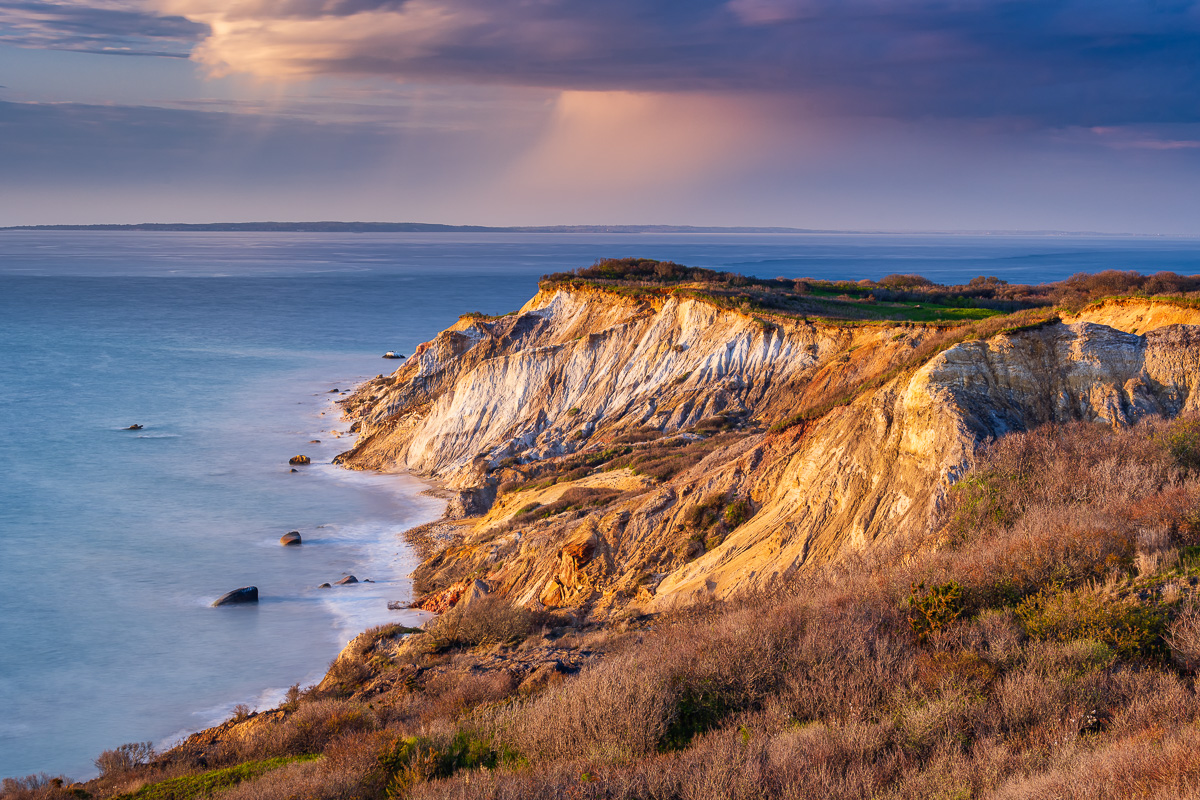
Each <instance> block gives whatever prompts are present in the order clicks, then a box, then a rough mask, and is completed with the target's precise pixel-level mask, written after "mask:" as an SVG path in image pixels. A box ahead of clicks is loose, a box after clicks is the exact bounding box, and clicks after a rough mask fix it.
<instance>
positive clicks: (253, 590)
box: [213, 586, 258, 608]
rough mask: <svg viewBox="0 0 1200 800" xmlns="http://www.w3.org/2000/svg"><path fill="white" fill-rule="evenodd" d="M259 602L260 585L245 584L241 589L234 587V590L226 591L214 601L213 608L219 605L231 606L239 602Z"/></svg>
mask: <svg viewBox="0 0 1200 800" xmlns="http://www.w3.org/2000/svg"><path fill="white" fill-rule="evenodd" d="M257 602H258V587H257V586H243V587H242V588H240V589H234V590H233V591H232V592H226V593H225V594H223V595H221V596H220V597H218V598H217V599H216V600H215V601H213V608H216V607H217V606H231V605H235V604H237V603H257Z"/></svg>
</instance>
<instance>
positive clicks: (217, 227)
mask: <svg viewBox="0 0 1200 800" xmlns="http://www.w3.org/2000/svg"><path fill="white" fill-rule="evenodd" d="M0 231H131V232H138V231H141V232H178V233H187V232H194V233H237V232H243V233H733V234H736V233H759V234H763V233H766V234H771V233H775V234H792V235H802V234H809V235H813V234H826V235H829V234H857V235H895V236H903V235H922V234H924V235H943V236H972V235H973V236H1116V237H1145V238H1160V239H1161V238H1197V237H1200V233H1132V232H1106V231H1065V230H1054V229H1041V230H1008V229H999V230H997V229H936V228H929V229H909V230H888V229H877V228H868V229H837V228H797V227H789V226H776V225H762V226H757V225H669V224H617V225H597V224H579V225H453V224H448V223H436V222H356V221H355V222H343V221H335V220H314V221H303V222H275V221H262V222H136V223H87V224H71V223H57V224H41V225H8V226H3V227H0Z"/></svg>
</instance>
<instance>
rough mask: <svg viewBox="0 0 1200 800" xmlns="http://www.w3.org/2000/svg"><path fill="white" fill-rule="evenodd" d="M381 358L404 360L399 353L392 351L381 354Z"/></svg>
mask: <svg viewBox="0 0 1200 800" xmlns="http://www.w3.org/2000/svg"><path fill="white" fill-rule="evenodd" d="M383 357H384V358H404V356H402V355H400V354H399V353H397V352H395V351H394V350H388V351H387V352H386V353H384V354H383Z"/></svg>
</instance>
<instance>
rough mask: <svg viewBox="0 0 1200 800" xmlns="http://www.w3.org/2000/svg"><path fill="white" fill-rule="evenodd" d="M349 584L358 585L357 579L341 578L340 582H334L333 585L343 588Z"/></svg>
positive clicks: (351, 577)
mask: <svg viewBox="0 0 1200 800" xmlns="http://www.w3.org/2000/svg"><path fill="white" fill-rule="evenodd" d="M349 583H358V578H356V577H354V576H353V575H347V576H346V577H344V578H342V579H341V580H340V581H335V582H334V584H335V585H336V586H345V585H346V584H349Z"/></svg>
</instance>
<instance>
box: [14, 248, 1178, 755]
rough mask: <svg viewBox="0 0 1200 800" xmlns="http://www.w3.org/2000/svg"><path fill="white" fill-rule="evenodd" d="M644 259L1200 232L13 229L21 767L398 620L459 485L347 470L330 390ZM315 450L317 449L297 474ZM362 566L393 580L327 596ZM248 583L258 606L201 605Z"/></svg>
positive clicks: (1108, 258) (786, 272)
mask: <svg viewBox="0 0 1200 800" xmlns="http://www.w3.org/2000/svg"><path fill="white" fill-rule="evenodd" d="M628 255H639V256H647V257H655V258H664V259H673V260H675V261H678V262H681V263H684V264H688V265H692V266H703V267H710V268H716V269H730V270H735V271H740V272H744V273H748V274H755V275H761V276H765V277H775V276H779V275H782V276H787V277H801V276H811V277H839V278H863V277H881V276H883V275H886V274H888V273H894V272H917V273H921V274H924V275H926V276H928V277H930V278H932V279H934V280H937V281H941V282H959V281H965V280H967V279H969V278H971V277H974V276H976V275H980V274H988V275H996V276H999V277H1001V278H1005V279H1007V280H1010V281H1014V282H1018V281H1019V282H1037V281H1044V280H1053V279H1058V278H1062V277H1065V276H1067V275H1070V274H1072V273H1074V272H1079V271H1098V270H1101V269H1113V268H1115V269H1136V270H1139V271H1143V272H1154V271H1158V270H1173V271H1176V272H1181V273H1195V272H1200V239H1189V240H1170V239H1161V238H1119V237H1112V238H1085V237H1006V236H980V237H971V236H915V235H913V236H883V235H876V236H864V235H716V234H713V235H696V234H687V235H682V234H681V235H591V234H466V235H459V234H345V235H337V234H216V233H205V234H175V233H42V232H0V386H2V387H3V391H2V393H0V461H2V463H3V464H4V465H5V466H4V478H3V479H2V480H0V608H2V609H3V613H0V709H3V711H2V712H0V776H13V775H25V774H28V773H32V772H40V771H46V772H49V773H51V774H58V773H64V772H65V773H66V774H67V775H68V776H71V777H75V778H83V777H88V776H89V775H91V774H93V773H94V770H93V768H92V766H91V760H92V759H93V758H94V757H95V756H96V755H97V754H98V753H99V752H100V751H101V750H103V749H106V748H111V747H114V746H116V745H118V744H121V743H123V742H128V741H144V740H152V741H154V742H155V743H156V744H158V745H160V746H161V745H164V744H167V743H169V742H170V741H172V740H173V739H174V738H177V737H178V736H179V735H180V734H181V733H183V732H186V731H190V730H195V729H197V728H200V727H203V726H205V725H208V724H211V723H214V722H216V721H219V720H220V719H223V718H224V717H226V716H228V714H229V712H230V709H231V708H232V706H233V705H234V704H236V703H242V702H244V703H249V704H250V705H259V704H262V705H264V706H266V705H271V704H274V703H275V702H276V701H277V699H278V698H279V696H280V694H281V693H282V691H283V690H284V689H285V688H286V687H287V686H288V685H290V684H292V683H295V682H297V681H299V682H301V683H307V682H312V681H314V680H316V679H318V678H319V677H320V675H321V673H322V672H323V671H324V668H325V666H326V665H327V664H328V662H329V660H330V659H331V658H332V657H333V656H334V655H335V654H336V653H337V651H338V649H339V648H340V647H341V645H342V644H344V643H345V641H347V640H348V639H349V638H350V637H352V636H353V635H354V634H355V633H357V632H358V631H360V630H362V629H363V628H365V627H367V626H369V625H373V624H378V623H379V622H383V621H387V620H389V619H404V617H403V616H402V615H400V614H397V613H396V612H389V611H387V610H386V603H385V601H386V600H390V599H403V598H406V597H407V595H408V592H409V586H408V584H407V582H406V580H405V576H406V574H407V572H408V570H409V569H411V566H412V564H413V559H412V556H411V555H410V554H409V552H408V551H407V549H406V547H405V545H404V544H403V543H402V542H401V541H400V539H399V538H398V537H397V536H396V534H397V533H398V532H400V531H401V530H403V529H404V528H406V527H408V526H410V525H413V524H417V523H420V522H423V521H426V520H429V519H431V518H433V517H436V516H437V515H438V514H439V513H440V512H441V505H440V503H438V502H436V501H434V500H431V499H429V498H426V497H423V496H420V495H419V491H420V490H421V488H422V487H421V485H420V484H418V483H417V482H415V481H413V480H411V479H408V478H405V477H402V476H379V475H364V474H357V473H349V472H346V471H343V470H338V469H335V468H334V467H332V466H331V465H330V464H329V461H330V459H331V458H332V457H333V456H334V455H335V454H337V453H338V452H340V451H341V450H344V449H346V448H347V447H348V446H349V443H350V439H349V438H348V437H343V438H337V437H338V431H341V430H344V424H343V423H341V422H340V420H339V419H338V415H337V413H336V410H335V409H334V408H333V407H332V405H331V404H332V398H333V397H334V396H335V395H333V394H331V393H330V390H331V389H333V388H338V389H346V388H348V387H350V386H352V385H353V384H354V383H355V382H356V381H358V380H361V379H363V378H365V377H371V376H373V375H375V374H377V373H380V372H384V371H390V370H391V369H393V368H395V366H396V362H389V361H384V360H382V359H380V354H382V353H383V352H384V351H385V350H397V351H400V352H403V353H411V352H412V350H413V348H414V347H415V346H416V345H417V343H419V342H421V341H424V340H426V339H429V338H430V337H432V336H433V335H434V334H436V333H437V332H438V331H439V330H441V329H442V328H444V327H446V326H448V325H450V324H451V323H453V322H454V321H455V319H457V317H458V316H459V315H460V314H461V313H463V312H466V311H484V312H489V313H498V312H504V311H510V310H512V309H515V308H518V307H519V306H520V305H521V304H522V303H524V301H525V300H526V299H528V298H529V297H530V296H531V295H532V294H533V293H534V291H535V290H536V283H537V278H538V276H539V275H541V274H543V273H545V272H551V271H556V270H563V269H571V268H575V267H579V266H585V265H587V264H590V263H591V262H592V261H594V260H595V259H597V258H600V257H607V256H628ZM133 423H138V424H141V425H143V426H144V428H143V429H142V430H140V431H128V430H122V428H124V427H126V426H128V425H131V424H133ZM314 439H319V440H321V441H320V443H319V444H310V440H314ZM298 453H304V454H307V455H309V456H311V457H312V458H313V462H314V464H313V466H311V467H308V468H304V469H302V471H300V472H299V473H291V472H290V471H289V469H290V468H289V467H288V465H287V459H288V457H289V456H292V455H295V454H298ZM289 530H300V531H301V532H302V534H303V536H304V542H305V543H304V545H303V546H302V547H300V548H287V549H285V548H282V547H280V546H279V545H278V543H277V542H278V538H279V536H280V535H281V534H283V533H285V532H287V531H289ZM346 573H353V574H354V575H356V576H357V577H359V578H372V579H374V580H375V581H376V583H374V584H365V585H359V586H352V587H339V588H335V589H332V590H318V589H316V588H315V587H316V586H317V584H319V583H321V582H323V581H331V582H332V581H333V580H336V579H337V578H339V577H341V576H342V575H343V574H346ZM246 584H255V585H257V586H258V587H259V588H260V591H261V592H262V602H260V603H259V604H258V605H257V606H256V607H230V608H221V609H214V608H209V607H208V604H209V603H211V602H212V600H213V599H214V598H215V597H216V596H217V595H219V594H221V593H222V592H224V591H227V590H229V589H233V588H236V587H239V586H243V585H246Z"/></svg>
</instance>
